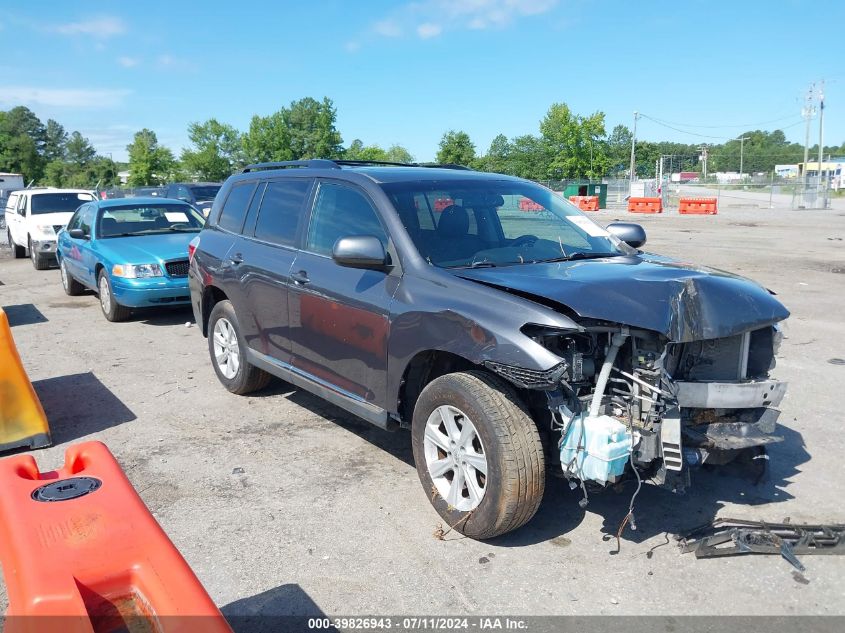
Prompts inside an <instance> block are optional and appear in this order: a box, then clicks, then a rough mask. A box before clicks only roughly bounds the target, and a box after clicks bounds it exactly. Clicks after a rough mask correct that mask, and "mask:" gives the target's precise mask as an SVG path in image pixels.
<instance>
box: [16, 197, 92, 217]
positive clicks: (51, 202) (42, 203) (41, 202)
mask: <svg viewBox="0 0 845 633" xmlns="http://www.w3.org/2000/svg"><path fill="white" fill-rule="evenodd" d="M93 199H94V196H93V195H91V194H90V193H39V194H33V195H32V197H31V202H30V203H29V205H30V206H29V212H30V214H31V215H41V214H43V213H73V212H74V211H76V209H77V207H78V206H79V205H80V204H82V203H83V202H90V201H91V200H93Z"/></svg>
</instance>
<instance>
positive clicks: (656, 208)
mask: <svg viewBox="0 0 845 633" xmlns="http://www.w3.org/2000/svg"><path fill="white" fill-rule="evenodd" d="M628 213H663V200H662V198H628Z"/></svg>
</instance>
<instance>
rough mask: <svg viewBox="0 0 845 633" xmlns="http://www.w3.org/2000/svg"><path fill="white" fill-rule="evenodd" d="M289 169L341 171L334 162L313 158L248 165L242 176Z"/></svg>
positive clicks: (242, 171)
mask: <svg viewBox="0 0 845 633" xmlns="http://www.w3.org/2000/svg"><path fill="white" fill-rule="evenodd" d="M289 167H312V168H314V169H340V167H338V165H337V163H336V162H335V161H333V160H325V159H322V158H313V159H311V160H283V161H279V162H273V163H255V164H254V165H247V166H246V167H244V168H243V169H242V170H241V173H242V174H245V173H248V172H251V171H263V170H266V169H287V168H289Z"/></svg>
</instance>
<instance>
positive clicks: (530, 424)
mask: <svg viewBox="0 0 845 633" xmlns="http://www.w3.org/2000/svg"><path fill="white" fill-rule="evenodd" d="M411 435H412V444H413V450H414V461H415V463H416V466H417V474H418V475H419V478H420V481H421V482H422V485H423V488H424V489H425V491H426V494H427V495H428V497H429V500H430V501H431V503H432V505H433V506H434V508H435V510H437V512H438V514H440V516H441V517H443V519H444V520H445V521H446V522H447V523H448V524H449V526H450V527H452V528H454V529H455V530H458V531H459V532H461V533H462V534H465V535H466V536H469V537H471V538H476V539H488V538H493V537H495V536H499V535H501V534H505V533H506V532H510V531H512V530H515V529H517V528H519V527H521V526H522V525H524V524H525V523H527V522H528V521H529V520H530V519H531V517H533V516H534V514H535V513H536V512H537V508H539V506H540V501H541V500H542V499H543V491H544V489H545V460H544V456H543V447H542V444H541V442H540V434H539V433H538V431H537V425H536V424H535V423H534V421H533V420H532V419H531V416H530V415H529V414H528V411H527V410H526V409H525V407H524V405H523V404H522V403H521V402H520V401H519V399H518V398H517V395H516V392H515V391H514V389H513V387H511V385H510V384H509V383H507V382H505V381H503V380H501V379H500V378H498V377H495V376H491V375H489V374H486V373H484V372H480V371H468V372H462V373H455V374H447V375H445V376H441V377H440V378H437V379H435V380H433V381H432V382H431V383H429V385H428V386H427V387H426V388H425V389H424V390H423V392H422V393H421V394H420V397H419V399H418V400H417V404H416V407H415V409H414V417H413V422H412V429H411Z"/></svg>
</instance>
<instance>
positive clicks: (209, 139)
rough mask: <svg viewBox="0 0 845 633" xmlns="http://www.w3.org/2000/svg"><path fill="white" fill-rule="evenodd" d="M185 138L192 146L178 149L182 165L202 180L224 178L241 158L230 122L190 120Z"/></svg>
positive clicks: (238, 136) (237, 137) (235, 133)
mask: <svg viewBox="0 0 845 633" xmlns="http://www.w3.org/2000/svg"><path fill="white" fill-rule="evenodd" d="M188 138H189V139H190V140H191V143H192V145H193V148H192V149H186V150H183V151H182V165H183V167H184V169H185V170H186V171H187V172H189V173H190V174H191V175H194V176H196V177H198V178H200V179H202V180H212V181H221V180H225V179H226V178H228V177H229V176H231V175H232V172H233V171H234V170H235V168H236V167H237V165H239V164H240V163H241V162H242V154H241V147H242V144H241V139H240V134H239V133H238V131H237V130H236V129H235V128H234V127H232V126H231V125H227V124H225V123H220V122H219V121H218V120H217V119H209V120H208V121H206V122H205V123H191V125H190V126H188Z"/></svg>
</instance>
